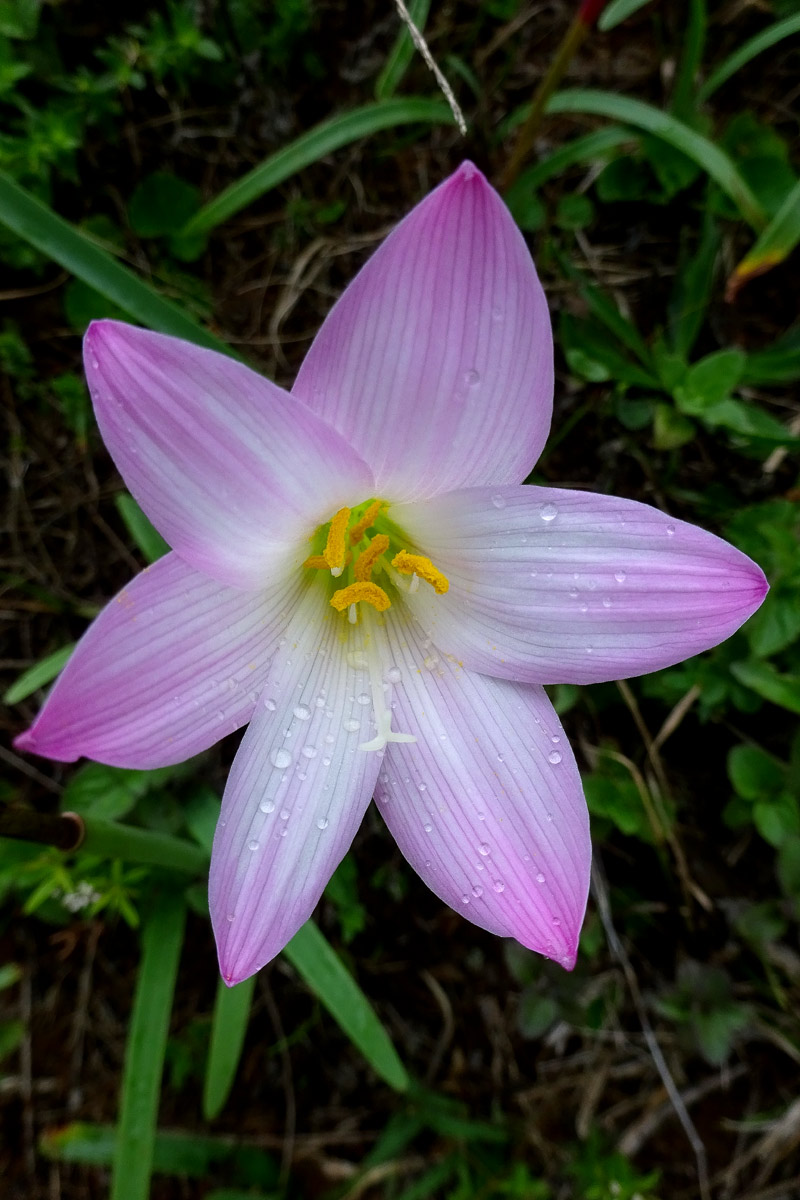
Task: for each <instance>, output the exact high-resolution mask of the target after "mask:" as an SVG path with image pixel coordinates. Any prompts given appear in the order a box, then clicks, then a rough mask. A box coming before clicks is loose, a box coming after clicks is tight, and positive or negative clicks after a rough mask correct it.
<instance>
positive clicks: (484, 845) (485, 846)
mask: <svg viewBox="0 0 800 1200" xmlns="http://www.w3.org/2000/svg"><path fill="white" fill-rule="evenodd" d="M491 852H492V847H491V846H490V845H489V843H488V842H481V844H480V846H478V853H479V854H482V855H483V857H484V858H486V855H487V854H491Z"/></svg>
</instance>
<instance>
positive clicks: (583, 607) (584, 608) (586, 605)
mask: <svg viewBox="0 0 800 1200" xmlns="http://www.w3.org/2000/svg"><path fill="white" fill-rule="evenodd" d="M580 609H581V612H584V613H585V612H588V611H589V605H588V604H582V605H581V606H580Z"/></svg>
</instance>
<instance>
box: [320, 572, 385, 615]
mask: <svg viewBox="0 0 800 1200" xmlns="http://www.w3.org/2000/svg"><path fill="white" fill-rule="evenodd" d="M359 600H365V601H366V602H367V604H371V605H372V607H373V608H376V609H377V610H378V612H386V609H387V608H390V607H391V603H392V602H391V600H390V599H389V597H388V596H387V595H386V592H385V591H384V590H383V588H382V587H378V585H377V583H370V582H369V581H368V580H362V581H360V582H359V583H350V584H348V586H347V587H345V588H339V591H338V592H334V593H333V595H332V596H331V605H332V606H333V607H334V608H335V609H336V611H337V612H344V610H345V609H346V608H349V607H350V605H351V604H357V603H358V602H359Z"/></svg>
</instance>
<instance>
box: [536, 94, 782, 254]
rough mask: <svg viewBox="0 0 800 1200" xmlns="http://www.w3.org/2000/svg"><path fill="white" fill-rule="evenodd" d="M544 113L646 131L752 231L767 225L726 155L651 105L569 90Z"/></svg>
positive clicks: (553, 98) (760, 208)
mask: <svg viewBox="0 0 800 1200" xmlns="http://www.w3.org/2000/svg"><path fill="white" fill-rule="evenodd" d="M547 111H548V112H550V113H567V112H568V113H590V114H591V115H592V116H596V117H609V118H610V119H611V120H612V121H624V122H626V123H627V124H628V125H633V126H634V127H635V128H637V129H644V130H646V131H647V133H651V134H653V136H654V137H658V138H661V140H662V141H664V142H667V143H668V144H669V145H670V146H674V147H675V149H676V150H680V151H682V152H683V153H684V154H685V155H687V157H689V158H691V159H692V160H693V162H696V163H697V164H698V165H699V166H701V167H702V168H703V170H704V171H706V172H707V173H708V175H710V177H711V178H712V179H713V180H714V182H715V183H716V184H717V185H718V186H719V187H721V188H722V190H723V192H725V193H726V195H728V196H730V198H731V200H732V201H733V202H734V204H735V205H736V207H737V208H738V209H739V212H740V213H741V214H742V216H743V218H744V219H745V221H747V223H748V224H749V225H751V226H752V227H753V228H754V229H756V230H758V231H759V232H760V231H761V230H762V229H763V228H764V226H765V225H766V224H767V215H766V213H765V212H764V210H763V208H762V207H761V205H760V203H759V201H758V200H757V199H756V197H755V196H754V195H753V193H752V192H751V190H750V188H749V187H748V185H747V184H746V183H745V181H744V179H743V178H742V176H741V175H740V174H739V172H738V171H737V170H736V167H735V166H734V164H733V162H732V161H731V159H730V158H728V155H727V154H725V152H724V151H723V150H720V148H719V146H715V145H714V143H713V142H710V141H709V140H708V138H706V137H703V135H702V134H700V133H697V132H696V130H694V129H691V128H690V127H689V126H688V125H685V124H684V122H683V121H679V120H678V119H677V117H673V116H671V115H670V114H669V113H665V112H662V111H661V109H659V108H655V107H654V106H653V105H652V104H646V103H645V102H644V101H643V100H634V99H632V98H631V97H630V96H617V95H615V93H613V92H604V91H596V90H594V89H592V88H570V89H568V90H567V91H562V92H556V93H555V95H553V96H551V97H550V100H549V103H548V105H547Z"/></svg>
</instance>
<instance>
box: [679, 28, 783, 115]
mask: <svg viewBox="0 0 800 1200" xmlns="http://www.w3.org/2000/svg"><path fill="white" fill-rule="evenodd" d="M793 33H800V13H793V14H792V16H790V17H785V18H784V19H783V20H782V21H776V22H775V24H774V25H769V26H768V27H767V28H766V29H762V30H761V32H760V33H757V34H756V35H755V37H751V38H749V39H748V41H746V42H742V44H741V46H740V47H739V48H738V50H735V51H734V52H733V54H731V56H730V57H729V58H726V59H725V61H724V62H722V63H720V65H719V66H718V67H717V69H716V70H715V71H712V72H711V74H710V75H709V77H708V79H707V80H706V81H705V83H704V84H703V86H702V87H701V88H700V90H699V91H698V93H697V99H698V101H700V103H702V102H703V101H705V100H708V98H709V96H713V94H714V92H715V91H716V90H717V88H719V87H722V85H723V83H726V82H727V80H729V79H730V77H731V75H735V74H736V72H737V71H738V70H739V69H740V67H743V66H744V65H745V63H749V62H750V60H751V58H755V57H756V56H757V55H759V54H763V52H764V51H765V50H769V48H770V46H774V45H775V44H776V42H781V41H783V39H784V38H787V37H790V36H791V35H792V34H793Z"/></svg>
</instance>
